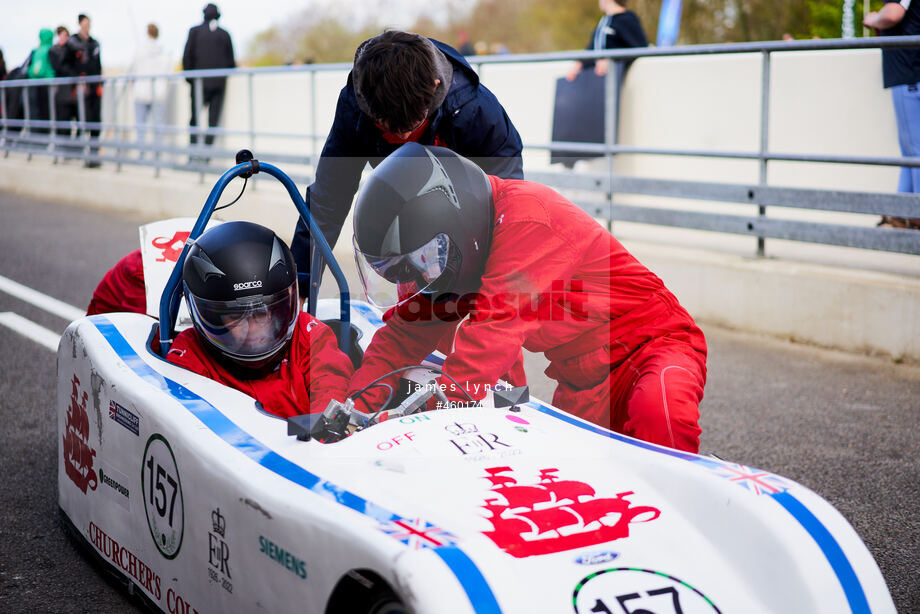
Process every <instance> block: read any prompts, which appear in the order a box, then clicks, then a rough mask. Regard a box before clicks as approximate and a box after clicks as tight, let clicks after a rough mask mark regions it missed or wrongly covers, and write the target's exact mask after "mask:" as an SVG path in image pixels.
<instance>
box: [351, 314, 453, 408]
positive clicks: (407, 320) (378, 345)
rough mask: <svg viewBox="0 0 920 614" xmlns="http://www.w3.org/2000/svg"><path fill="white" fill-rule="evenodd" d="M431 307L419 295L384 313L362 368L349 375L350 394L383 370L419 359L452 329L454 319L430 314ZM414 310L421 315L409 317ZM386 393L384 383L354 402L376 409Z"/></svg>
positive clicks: (393, 378) (393, 383) (388, 381)
mask: <svg viewBox="0 0 920 614" xmlns="http://www.w3.org/2000/svg"><path fill="white" fill-rule="evenodd" d="M409 306H419V309H418V311H414V310H410V309H409ZM432 309H433V308H432V305H431V302H430V301H428V300H427V298H425V297H418V298H417V299H416V300H415V301H410V302H409V303H407V304H406V305H404V306H402V307H400V309H399V310H398V311H391V312H389V313H388V315H389V317H386V316H385V317H384V319H385V320H386V325H385V326H383V327H382V328H380V329H378V330H377V332H376V333H374V338H373V340H372V341H371V344H370V346H369V347H368V348H367V351H366V352H365V353H364V358H363V359H362V360H361V368H359V369H358V370H357V371H356V372H355V375H354V377H353V378H351V383H350V384H349V389H348V394H349V395H350V394H352V393H355V392H358V391H359V390H361V389H362V388H364V387H365V386H366V385H368V384H370V383H371V382H372V381H374V380H375V379H377V378H378V377H380V376H381V375H383V374H385V373H389V372H390V371H393V370H395V369H399V368H401V367H407V366H412V365H417V364H419V363H421V362H422V361H423V360H424V359H425V358H427V357H428V355H429V354H431V352H433V351H434V350H435V348H436V347H437V345H438V342H439V341H440V340H441V338H442V337H443V336H444V335H445V334H447V333H449V332H451V331H452V330H453V329H454V327H455V326H456V320H454V321H452V322H448V321H442V320H439V319H437V318H436V317H435V316H434V315H432ZM413 312H414V313H422V314H424V315H423V316H415V317H412V316H411V314H412V313H413ZM382 382H383V383H386V384H389V385H390V386H393V387H394V388H395V387H396V386H397V385H398V383H399V374H396V375H392V376H390V377H388V378H386V379H384V380H382ZM389 393H390V391H389V390H387V389H386V388H384V387H383V386H377V387H375V388H371V389H370V390H368V391H367V392H365V393H364V394H362V395H361V398H360V399H359V401H358V403H357V405H358V408H359V409H361V410H364V411H367V410H368V409H371V410H373V411H376V410H377V409H379V408H380V405H382V404H383V402H384V401H385V400H386V398H387V395H388V394H389Z"/></svg>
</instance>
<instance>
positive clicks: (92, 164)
mask: <svg viewBox="0 0 920 614" xmlns="http://www.w3.org/2000/svg"><path fill="white" fill-rule="evenodd" d="M83 166H85V167H86V168H99V167H100V166H102V162H96V161H95V160H87V161H86V162H84V163H83Z"/></svg>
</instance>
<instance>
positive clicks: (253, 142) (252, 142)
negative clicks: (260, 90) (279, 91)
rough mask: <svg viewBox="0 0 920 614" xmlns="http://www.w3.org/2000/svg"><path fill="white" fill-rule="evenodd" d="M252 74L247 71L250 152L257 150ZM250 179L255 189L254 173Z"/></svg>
mask: <svg viewBox="0 0 920 614" xmlns="http://www.w3.org/2000/svg"><path fill="white" fill-rule="evenodd" d="M253 76H254V75H253V74H252V73H249V150H250V151H252V152H256V151H258V150H257V149H256V98H255V92H254V90H253V83H252V80H253ZM250 179H252V189H253V190H255V189H256V184H257V183H258V182H257V181H256V175H253V176H252V177H250Z"/></svg>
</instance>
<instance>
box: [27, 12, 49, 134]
mask: <svg viewBox="0 0 920 614" xmlns="http://www.w3.org/2000/svg"><path fill="white" fill-rule="evenodd" d="M38 41H39V45H38V47H36V48H35V49H33V50H32V53H31V54H30V55H29V68H28V70H27V71H26V74H28V75H29V78H30V79H51V78H53V77H54V76H55V74H54V69H53V68H52V67H51V61H50V60H49V59H48V52H49V51H50V50H51V45H52V43H53V42H54V32H52V31H51V30H50V29H49V28H42V29H41V30H40V31H39V33H38ZM49 90H50V88H49V86H47V85H38V86H30V87H29V111H30V115H29V117H30V119H32V120H39V121H48V120H49V119H51V113H50V108H51V107H50V105H49V100H48V95H49ZM33 132H34V133H35V134H48V132H49V129H48V127H47V126H39V127H37V128H35V129H33Z"/></svg>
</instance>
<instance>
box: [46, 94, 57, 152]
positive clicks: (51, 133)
mask: <svg viewBox="0 0 920 614" xmlns="http://www.w3.org/2000/svg"><path fill="white" fill-rule="evenodd" d="M56 100H57V85H51V86H49V87H48V114H49V118H50V119H51V126H50V127H49V128H48V150H49V151H50V152H51V153H54V152H55V151H57V146H56V144H55V141H57V105H56V104H55V101H56ZM54 163H55V164H57V155H55V156H54Z"/></svg>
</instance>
